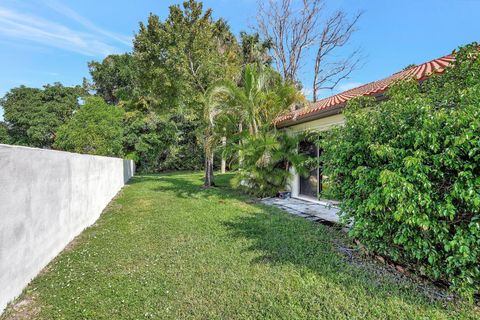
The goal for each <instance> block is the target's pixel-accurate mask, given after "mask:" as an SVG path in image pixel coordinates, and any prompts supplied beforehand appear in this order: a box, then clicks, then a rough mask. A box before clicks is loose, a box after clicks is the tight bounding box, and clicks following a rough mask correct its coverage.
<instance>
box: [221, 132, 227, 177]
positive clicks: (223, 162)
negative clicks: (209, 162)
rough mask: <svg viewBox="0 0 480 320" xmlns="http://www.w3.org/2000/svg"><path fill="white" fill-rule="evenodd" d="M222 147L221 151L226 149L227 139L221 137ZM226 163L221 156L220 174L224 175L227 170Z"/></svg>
mask: <svg viewBox="0 0 480 320" xmlns="http://www.w3.org/2000/svg"><path fill="white" fill-rule="evenodd" d="M222 146H223V150H225V148H226V147H227V137H222ZM226 169H227V161H226V159H225V156H224V155H222V173H225V172H226V171H227V170H226Z"/></svg>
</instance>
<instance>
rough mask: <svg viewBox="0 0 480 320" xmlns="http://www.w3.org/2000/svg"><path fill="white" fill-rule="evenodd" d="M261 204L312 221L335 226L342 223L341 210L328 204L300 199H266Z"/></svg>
mask: <svg viewBox="0 0 480 320" xmlns="http://www.w3.org/2000/svg"><path fill="white" fill-rule="evenodd" d="M261 202H262V203H263V204H267V205H271V206H274V207H277V208H280V209H282V210H284V211H287V212H288V213H290V214H293V215H296V216H299V217H302V218H306V219H308V220H310V221H326V222H329V223H333V224H339V223H340V216H339V214H340V208H339V207H337V206H335V205H333V204H330V203H328V202H327V203H323V202H313V201H308V200H303V199H298V198H289V199H280V198H266V199H262V200H261Z"/></svg>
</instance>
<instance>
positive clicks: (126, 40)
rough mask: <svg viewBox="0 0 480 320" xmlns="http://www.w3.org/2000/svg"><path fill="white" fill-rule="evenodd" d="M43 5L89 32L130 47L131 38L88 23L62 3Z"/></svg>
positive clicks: (52, 1) (46, 0)
mask: <svg viewBox="0 0 480 320" xmlns="http://www.w3.org/2000/svg"><path fill="white" fill-rule="evenodd" d="M44 3H45V4H46V5H47V6H48V7H50V8H51V9H53V10H55V11H56V12H58V13H60V14H62V15H64V16H65V17H68V18H70V19H72V20H75V21H76V22H78V23H79V24H80V25H82V26H84V27H85V28H87V29H89V30H90V31H93V32H95V33H98V34H101V35H103V36H106V37H108V38H110V39H112V40H115V41H117V42H119V43H122V44H124V45H127V46H131V45H132V38H131V37H127V36H124V35H120V34H116V33H113V32H110V31H108V30H105V29H102V28H100V27H99V26H97V25H96V24H94V23H93V22H92V21H90V20H88V19H87V18H85V17H83V16H81V15H79V14H78V13H77V12H75V11H74V10H72V9H71V8H69V7H67V6H66V5H64V4H62V3H60V2H58V1H56V0H45V2H44Z"/></svg>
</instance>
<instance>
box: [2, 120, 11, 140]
mask: <svg viewBox="0 0 480 320" xmlns="http://www.w3.org/2000/svg"><path fill="white" fill-rule="evenodd" d="M0 143H3V144H8V143H10V136H9V135H8V128H7V125H6V124H5V123H4V122H0Z"/></svg>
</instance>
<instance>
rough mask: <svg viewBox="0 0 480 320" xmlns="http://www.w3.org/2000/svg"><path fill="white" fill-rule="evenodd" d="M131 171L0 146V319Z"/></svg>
mask: <svg viewBox="0 0 480 320" xmlns="http://www.w3.org/2000/svg"><path fill="white" fill-rule="evenodd" d="M134 170H135V169H134V164H133V161H130V160H123V159H118V158H109V157H99V156H90V155H81V154H74V153H68V152H60V151H51V150H43V149H34V148H26V147H18V146H9V145H0V314H1V313H2V311H3V310H4V308H5V307H6V305H7V303H9V302H10V301H12V300H13V299H14V298H15V297H17V296H18V295H19V294H20V293H21V292H22V290H23V288H24V287H25V286H26V285H27V284H28V283H29V282H30V281H31V280H32V279H33V278H34V277H35V276H36V275H37V274H38V273H39V272H40V271H41V270H42V269H43V268H44V267H45V266H46V265H47V264H48V263H49V262H50V261H51V260H52V259H53V258H54V257H55V256H56V255H57V254H58V253H60V252H61V251H62V250H63V249H64V248H65V246H66V245H67V244H68V243H69V242H70V241H72V240H73V238H75V237H76V236H77V235H78V234H80V233H81V232H82V231H83V230H84V229H85V228H86V227H88V226H90V225H91V224H93V223H94V222H95V221H96V220H97V219H98V217H99V216H100V214H101V212H102V211H103V209H104V208H105V207H106V206H107V204H108V203H109V202H110V200H111V199H112V198H113V197H114V196H115V195H116V194H117V193H118V192H119V191H120V189H121V188H122V187H123V186H124V184H125V183H126V182H127V181H128V180H129V179H130V178H131V177H132V176H133V174H134Z"/></svg>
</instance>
